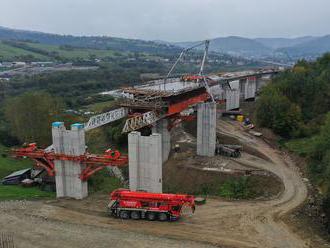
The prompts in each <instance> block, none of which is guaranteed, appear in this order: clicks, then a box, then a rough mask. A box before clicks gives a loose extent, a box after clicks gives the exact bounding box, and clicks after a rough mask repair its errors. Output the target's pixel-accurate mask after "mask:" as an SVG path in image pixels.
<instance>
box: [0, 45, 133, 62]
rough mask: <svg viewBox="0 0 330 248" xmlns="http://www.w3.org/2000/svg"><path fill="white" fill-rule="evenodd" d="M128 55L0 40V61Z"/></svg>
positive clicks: (99, 50) (84, 58)
mask: <svg viewBox="0 0 330 248" xmlns="http://www.w3.org/2000/svg"><path fill="white" fill-rule="evenodd" d="M123 55H128V53H124V52H114V51H112V50H109V49H107V50H101V49H90V48H74V47H70V46H58V45H47V44H41V43H32V42H22V41H19V42H17V41H16V42H13V41H0V61H1V60H2V61H15V60H28V61H52V60H70V61H72V60H78V59H82V60H87V59H91V58H98V59H104V58H107V59H109V58H114V57H118V56H123Z"/></svg>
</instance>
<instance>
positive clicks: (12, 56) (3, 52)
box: [0, 42, 50, 61]
mask: <svg viewBox="0 0 330 248" xmlns="http://www.w3.org/2000/svg"><path fill="white" fill-rule="evenodd" d="M21 56H33V57H34V58H36V60H39V61H47V60H50V59H49V57H47V56H44V55H42V54H39V53H35V52H31V51H27V50H24V49H21V48H17V47H13V46H10V45H7V44H4V43H2V42H0V61H1V60H3V61H14V60H16V59H17V58H18V57H21Z"/></svg>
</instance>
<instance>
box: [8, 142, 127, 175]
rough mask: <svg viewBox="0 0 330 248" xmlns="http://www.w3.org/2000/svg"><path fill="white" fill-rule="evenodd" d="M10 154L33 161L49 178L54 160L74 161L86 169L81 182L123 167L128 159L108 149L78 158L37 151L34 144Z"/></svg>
mask: <svg viewBox="0 0 330 248" xmlns="http://www.w3.org/2000/svg"><path fill="white" fill-rule="evenodd" d="M12 154H13V155H14V156H15V157H17V158H23V157H28V158H30V159H32V160H34V161H35V162H36V165H37V166H39V167H42V168H44V169H45V170H46V171H47V173H48V175H49V176H54V175H55V173H56V171H55V164H54V161H55V160H63V161H76V162H80V163H82V164H86V168H85V169H84V170H83V171H82V173H81V175H80V179H81V180H82V181H86V180H87V179H88V178H89V177H90V176H91V175H92V174H94V173H95V172H97V171H99V170H102V169H103V168H105V167H107V166H125V165H127V163H128V157H127V156H125V155H122V154H121V153H120V152H119V151H117V150H111V149H108V150H106V152H105V154H103V155H94V154H90V153H85V154H83V155H80V156H74V155H66V154H57V153H55V152H54V151H45V150H43V149H38V148H37V145H36V143H31V144H29V145H28V146H27V147H23V148H18V149H13V150H12Z"/></svg>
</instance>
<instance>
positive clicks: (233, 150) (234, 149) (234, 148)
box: [215, 144, 242, 158]
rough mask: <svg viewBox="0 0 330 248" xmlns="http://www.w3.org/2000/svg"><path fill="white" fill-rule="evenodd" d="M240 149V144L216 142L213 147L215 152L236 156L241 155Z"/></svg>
mask: <svg viewBox="0 0 330 248" xmlns="http://www.w3.org/2000/svg"><path fill="white" fill-rule="evenodd" d="M241 150H242V146H240V145H225V144H217V145H216V148H215V154H217V155H223V156H227V157H233V158H238V157H240V156H241Z"/></svg>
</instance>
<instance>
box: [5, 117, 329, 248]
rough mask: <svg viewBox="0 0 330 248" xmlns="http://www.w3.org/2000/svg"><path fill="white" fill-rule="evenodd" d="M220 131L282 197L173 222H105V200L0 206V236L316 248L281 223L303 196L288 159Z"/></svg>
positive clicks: (229, 204) (205, 210)
mask: <svg viewBox="0 0 330 248" xmlns="http://www.w3.org/2000/svg"><path fill="white" fill-rule="evenodd" d="M218 131H219V132H222V133H225V134H226V135H229V136H231V137H234V138H238V139H239V140H240V141H241V142H243V143H244V144H246V145H249V146H251V147H253V148H254V149H256V150H257V151H258V152H259V153H260V154H263V156H261V157H263V158H264V159H262V158H260V156H258V157H257V156H253V155H251V154H244V155H243V156H242V157H241V158H239V159H238V160H239V162H241V163H244V164H247V165H250V166H253V167H256V168H260V169H264V170H267V171H270V172H272V173H274V174H275V175H277V176H278V177H279V178H280V179H281V181H282V182H283V184H284V191H283V192H282V193H281V194H280V196H278V197H276V198H275V199H272V200H269V201H224V200H220V199H208V201H207V204H205V205H203V206H200V207H198V208H197V211H196V213H195V215H194V216H193V217H191V218H185V219H181V220H180V221H178V222H174V223H161V222H148V221H132V220H126V221H122V220H118V219H113V218H109V217H107V216H105V214H104V207H105V205H106V202H107V199H106V196H104V195H94V196H91V197H89V198H88V199H86V200H83V201H72V200H60V201H55V202H48V203H47V202H46V203H42V202H27V203H25V204H22V203H17V202H12V203H6V204H5V203H3V204H4V206H0V227H1V230H6V231H8V232H12V233H13V234H14V236H15V240H16V243H17V244H18V245H17V247H23V245H24V247H242V248H244V247H263V248H275V247H276V248H300V247H301V248H303V247H315V246H313V245H312V244H310V241H309V240H307V239H306V238H304V237H300V236H298V235H297V234H295V233H293V232H292V231H291V229H290V228H289V226H288V225H287V224H285V223H284V222H283V221H282V219H281V217H283V216H284V215H285V214H287V213H289V212H290V211H293V210H294V209H295V208H296V207H297V206H299V205H300V204H302V203H303V202H304V201H305V199H306V197H307V188H306V186H305V184H304V182H303V180H302V178H301V176H300V173H299V171H298V170H297V168H296V167H295V165H294V163H293V162H292V161H291V159H290V157H289V156H287V155H285V154H283V153H281V152H279V151H277V150H275V149H273V148H272V147H270V146H269V145H268V144H266V143H265V142H264V141H263V140H262V139H259V138H255V137H252V136H250V135H249V134H247V133H245V132H244V131H243V130H242V128H241V127H240V126H239V125H238V124H237V123H235V122H233V123H231V122H225V121H219V123H218ZM318 247H328V246H327V245H324V246H318Z"/></svg>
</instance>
